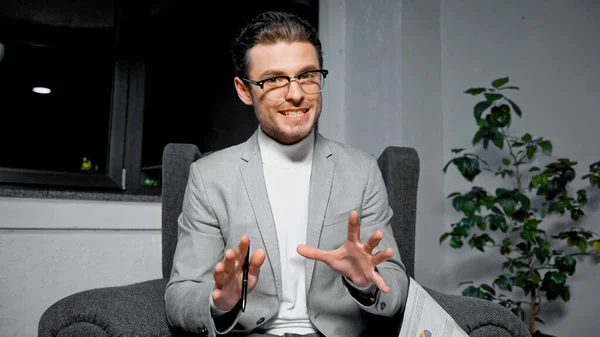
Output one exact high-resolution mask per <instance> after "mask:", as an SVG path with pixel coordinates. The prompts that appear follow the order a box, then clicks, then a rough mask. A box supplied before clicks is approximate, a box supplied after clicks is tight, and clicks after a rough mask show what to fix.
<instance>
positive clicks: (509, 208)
mask: <svg viewBox="0 0 600 337" xmlns="http://www.w3.org/2000/svg"><path fill="white" fill-rule="evenodd" d="M498 203H499V204H500V206H502V209H503V210H504V213H506V215H508V216H511V217H512V216H513V214H514V213H515V210H516V208H517V203H516V202H515V201H514V200H513V199H509V198H502V199H500V200H498Z"/></svg>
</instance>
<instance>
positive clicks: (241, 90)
mask: <svg viewBox="0 0 600 337" xmlns="http://www.w3.org/2000/svg"><path fill="white" fill-rule="evenodd" d="M233 84H234V85H235V90H236V91H237V94H238V97H239V98H240V100H241V101H242V102H244V104H246V105H252V94H251V93H250V88H248V87H247V86H246V84H245V83H244V81H242V79H241V78H239V77H237V76H236V77H235V78H234V79H233Z"/></svg>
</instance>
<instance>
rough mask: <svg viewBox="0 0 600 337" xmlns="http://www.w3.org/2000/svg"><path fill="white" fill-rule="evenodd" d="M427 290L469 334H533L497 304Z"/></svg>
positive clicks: (499, 336) (514, 336)
mask: <svg viewBox="0 0 600 337" xmlns="http://www.w3.org/2000/svg"><path fill="white" fill-rule="evenodd" d="M425 290H426V291H427V293H429V295H431V297H433V299H434V300H435V301H436V302H438V303H439V304H440V305H441V306H442V308H444V310H446V312H448V313H449V314H450V315H451V316H452V318H454V320H455V321H456V323H457V324H458V325H459V326H460V327H461V328H462V329H463V330H464V331H465V332H466V333H467V334H469V336H470V337H492V336H493V337H531V335H530V334H529V331H528V330H527V326H526V325H525V323H523V322H522V321H521V320H520V319H519V318H518V317H517V316H515V315H514V314H513V313H512V312H510V311H509V310H508V309H506V308H505V307H503V306H501V305H499V304H497V303H494V302H490V301H486V300H483V299H479V298H474V297H465V296H459V295H449V294H443V293H440V292H438V291H435V290H432V289H428V288H425Z"/></svg>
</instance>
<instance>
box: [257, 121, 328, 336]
mask: <svg viewBox="0 0 600 337" xmlns="http://www.w3.org/2000/svg"><path fill="white" fill-rule="evenodd" d="M314 143H315V137H314V130H313V131H311V133H310V134H309V135H308V136H307V137H305V138H304V139H303V140H301V141H300V142H298V143H296V144H293V145H283V144H280V143H278V142H276V141H275V140H273V139H272V138H270V137H269V136H267V135H266V134H265V133H264V132H263V131H262V130H261V129H260V128H259V133H258V146H259V148H260V153H261V157H262V163H263V171H264V177H265V184H266V187H267V193H268V195H269V203H270V205H271V211H272V213H273V220H274V221H275V229H276V232H277V242H278V244H279V256H280V265H281V278H282V285H281V286H282V290H283V291H282V301H281V305H280V306H279V313H278V314H277V315H276V316H275V317H274V318H273V319H272V320H270V321H269V322H267V323H266V324H265V326H264V329H266V332H268V333H271V334H275V335H283V334H284V333H286V332H290V333H297V334H308V333H313V332H316V329H315V328H314V326H313V324H312V323H311V322H310V319H309V318H308V313H307V309H306V289H305V278H304V262H305V260H306V259H305V258H304V257H302V256H300V255H299V254H298V252H297V251H296V248H297V247H298V245H300V244H305V243H306V227H307V221H308V193H309V187H310V174H311V167H312V159H313V150H314Z"/></svg>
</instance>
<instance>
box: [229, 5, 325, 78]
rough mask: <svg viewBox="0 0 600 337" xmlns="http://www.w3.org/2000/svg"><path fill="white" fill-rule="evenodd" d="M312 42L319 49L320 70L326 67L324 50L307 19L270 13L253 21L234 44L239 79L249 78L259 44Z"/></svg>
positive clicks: (234, 57) (278, 12)
mask: <svg viewBox="0 0 600 337" xmlns="http://www.w3.org/2000/svg"><path fill="white" fill-rule="evenodd" d="M280 41H284V42H309V43H310V44H312V45H313V46H314V47H315V50H316V51H317V56H318V58H319V67H323V51H322V50H321V41H320V40H319V36H318V34H317V30H316V29H315V28H314V27H313V26H312V25H311V24H310V23H309V22H308V21H307V20H306V19H304V18H301V17H299V16H297V15H294V14H291V13H286V12H280V11H269V12H265V13H262V14H260V15H258V16H256V17H255V18H253V19H252V20H251V21H250V23H249V24H248V25H246V26H245V27H244V28H242V30H241V31H240V34H239V36H238V37H237V38H236V39H235V41H234V42H233V44H232V48H231V54H232V58H233V66H234V71H235V76H238V77H242V78H245V77H246V76H248V74H247V71H248V50H250V48H252V47H254V46H255V45H257V44H275V43H277V42H280Z"/></svg>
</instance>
